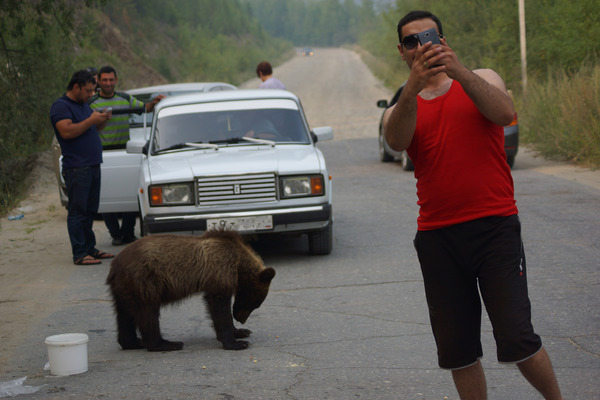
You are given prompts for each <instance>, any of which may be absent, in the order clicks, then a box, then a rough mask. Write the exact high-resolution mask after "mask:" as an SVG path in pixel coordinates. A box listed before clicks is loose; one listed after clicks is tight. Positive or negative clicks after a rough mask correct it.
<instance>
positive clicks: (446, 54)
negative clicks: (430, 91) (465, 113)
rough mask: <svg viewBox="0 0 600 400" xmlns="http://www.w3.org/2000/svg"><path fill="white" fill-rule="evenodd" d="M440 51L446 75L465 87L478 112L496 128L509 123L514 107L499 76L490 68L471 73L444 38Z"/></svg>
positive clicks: (512, 116)
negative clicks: (495, 125)
mask: <svg viewBox="0 0 600 400" xmlns="http://www.w3.org/2000/svg"><path fill="white" fill-rule="evenodd" d="M441 49H442V53H441V56H442V57H441V58H440V61H441V64H443V65H444V66H445V68H444V72H446V74H447V75H448V77H449V78H451V79H454V80H456V81H458V82H459V83H460V84H461V85H462V87H463V89H464V90H465V92H466V93H467V95H468V96H469V97H470V98H471V100H473V103H475V106H476V107H477V109H478V110H479V112H481V113H482V114H483V115H484V116H485V117H486V118H487V119H489V120H490V121H492V122H493V123H495V124H497V125H500V126H505V125H508V124H510V123H511V122H512V120H513V118H514V115H515V106H514V105H513V102H512V100H511V98H510V96H509V95H508V92H507V90H506V85H505V84H504V81H503V80H502V78H501V77H500V75H498V74H497V73H496V72H495V71H493V70H491V69H477V70H474V71H471V70H469V69H468V68H467V67H465V66H464V65H463V64H462V63H461V62H460V61H459V60H458V57H457V55H456V53H454V51H453V50H452V49H451V48H450V47H449V46H448V45H447V44H446V40H445V39H442V47H441Z"/></svg>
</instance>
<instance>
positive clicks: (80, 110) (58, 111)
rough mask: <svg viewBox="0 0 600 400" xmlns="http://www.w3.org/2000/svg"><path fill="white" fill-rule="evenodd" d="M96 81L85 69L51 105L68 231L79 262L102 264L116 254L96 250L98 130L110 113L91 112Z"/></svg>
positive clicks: (98, 180)
mask: <svg viewBox="0 0 600 400" xmlns="http://www.w3.org/2000/svg"><path fill="white" fill-rule="evenodd" d="M95 87H96V80H95V79H94V76H93V75H92V74H91V73H90V72H88V71H86V70H81V71H77V72H75V73H74V74H73V76H72V77H71V80H70V82H69V85H68V86H67V92H66V93H65V94H64V95H63V96H62V97H61V98H59V99H58V100H56V101H55V102H54V103H53V104H52V107H51V108H50V121H51V122H52V127H53V128H54V133H55V135H56V138H57V140H58V143H59V144H60V148H61V151H62V156H63V160H62V163H63V169H62V174H63V176H64V178H65V182H66V184H67V196H68V197H69V206H68V216H67V230H68V232H69V239H70V241H71V248H72V251H73V262H74V263H75V264H76V265H93V264H100V260H101V259H105V258H112V257H114V255H113V254H110V253H105V252H103V251H100V250H98V249H96V237H95V235H94V231H93V230H92V225H93V222H94V216H95V215H96V213H97V212H98V205H99V202H100V164H101V163H102V144H101V143H100V137H99V136H98V130H97V129H102V128H103V127H104V124H105V123H106V121H108V120H109V119H110V117H111V114H110V113H100V112H97V111H92V109H91V108H90V106H89V104H88V100H89V99H90V98H91V97H92V95H93V94H94V91H95Z"/></svg>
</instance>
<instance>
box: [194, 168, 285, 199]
mask: <svg viewBox="0 0 600 400" xmlns="http://www.w3.org/2000/svg"><path fill="white" fill-rule="evenodd" d="M197 182H198V205H199V206H214V205H224V204H248V203H262V202H266V201H267V202H268V201H275V200H277V185H276V179H275V174H255V175H234V176H216V177H210V178H198V180H197Z"/></svg>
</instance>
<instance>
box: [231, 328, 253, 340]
mask: <svg viewBox="0 0 600 400" xmlns="http://www.w3.org/2000/svg"><path fill="white" fill-rule="evenodd" d="M233 334H234V337H235V338H236V339H243V338H247V337H248V336H250V335H251V334H252V331H251V330H250V329H238V328H236V329H235V331H234V333H233Z"/></svg>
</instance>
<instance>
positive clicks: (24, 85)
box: [0, 0, 92, 214]
mask: <svg viewBox="0 0 600 400" xmlns="http://www.w3.org/2000/svg"><path fill="white" fill-rule="evenodd" d="M91 3H92V2H91V1H88V2H86V3H84V2H81V3H80V4H79V3H78V4H79V6H74V5H73V2H71V1H68V0H62V1H61V0H55V1H51V0H40V1H21V0H2V1H1V7H0V109H1V110H2V117H1V118H0V192H1V193H2V195H1V196H0V214H2V213H4V212H5V211H6V209H7V208H8V207H9V206H10V205H12V204H13V203H14V201H15V200H16V199H18V196H19V193H20V192H21V191H22V189H23V188H22V182H23V181H24V178H25V176H26V174H27V172H28V171H29V167H30V165H31V162H32V158H31V155H32V154H33V153H35V152H37V151H40V150H42V149H47V148H48V147H49V144H50V141H51V139H52V128H51V127H50V124H49V123H48V111H49V108H50V104H51V103H52V101H53V100H55V99H56V98H57V97H58V95H59V94H60V93H62V92H64V90H65V87H66V84H67V82H68V76H69V72H68V71H69V70H70V69H71V68H72V67H71V66H72V62H73V59H74V56H75V55H74V52H73V48H76V47H77V46H78V44H79V38H77V37H74V36H73V35H72V33H73V32H74V31H75V30H76V29H78V28H79V27H80V25H78V23H79V24H83V23H85V22H86V18H85V13H84V12H83V11H84V9H85V8H84V6H85V4H88V5H91ZM76 22H78V23H76Z"/></svg>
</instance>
